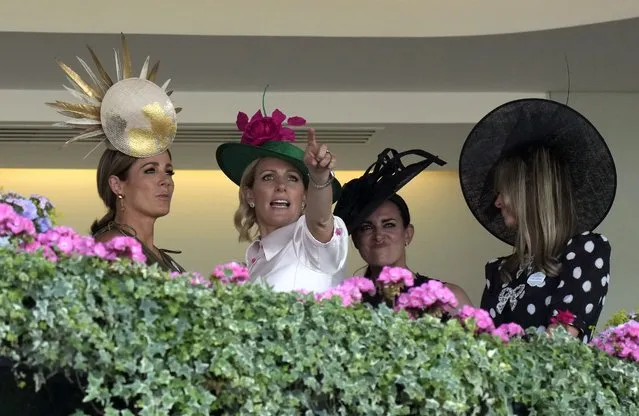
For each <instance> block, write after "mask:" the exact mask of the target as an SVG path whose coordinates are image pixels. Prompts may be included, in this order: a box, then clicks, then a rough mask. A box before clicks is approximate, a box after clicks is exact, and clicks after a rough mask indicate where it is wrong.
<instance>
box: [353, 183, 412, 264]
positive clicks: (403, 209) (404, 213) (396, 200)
mask: <svg viewBox="0 0 639 416" xmlns="http://www.w3.org/2000/svg"><path fill="white" fill-rule="evenodd" d="M387 201H389V202H392V203H393V204H395V206H396V207H397V209H399V216H400V217H401V218H402V225H403V226H404V228H406V227H408V226H409V225H410V211H409V210H408V205H407V204H406V201H404V198H402V197H401V196H399V195H398V194H393V195H391V196H390V197H389V198H388V199H387ZM354 237H355V233H353V238H354ZM371 274H372V273H371V266H370V265H367V266H366V270H364V277H371Z"/></svg>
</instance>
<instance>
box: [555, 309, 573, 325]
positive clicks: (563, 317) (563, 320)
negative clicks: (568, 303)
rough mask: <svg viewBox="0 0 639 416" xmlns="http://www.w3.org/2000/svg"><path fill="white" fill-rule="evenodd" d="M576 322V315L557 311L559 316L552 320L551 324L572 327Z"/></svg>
mask: <svg viewBox="0 0 639 416" xmlns="http://www.w3.org/2000/svg"><path fill="white" fill-rule="evenodd" d="M573 322H575V315H574V314H573V313H572V312H570V311H557V315H555V316H553V317H552V318H550V323H551V324H563V325H572V324H573Z"/></svg>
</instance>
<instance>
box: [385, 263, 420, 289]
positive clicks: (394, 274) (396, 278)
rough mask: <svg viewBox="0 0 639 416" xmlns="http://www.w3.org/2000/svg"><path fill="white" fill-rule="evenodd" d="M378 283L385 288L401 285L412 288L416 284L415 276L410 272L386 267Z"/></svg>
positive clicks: (399, 268)
mask: <svg viewBox="0 0 639 416" xmlns="http://www.w3.org/2000/svg"><path fill="white" fill-rule="evenodd" d="M377 281H378V282H379V283H381V284H382V285H384V286H386V285H394V284H399V285H404V286H406V287H412V286H413V285H414V284H415V276H413V273H412V272H411V271H410V270H408V269H405V268H403V267H390V266H384V268H383V269H382V271H381V272H380V273H379V277H378V278H377Z"/></svg>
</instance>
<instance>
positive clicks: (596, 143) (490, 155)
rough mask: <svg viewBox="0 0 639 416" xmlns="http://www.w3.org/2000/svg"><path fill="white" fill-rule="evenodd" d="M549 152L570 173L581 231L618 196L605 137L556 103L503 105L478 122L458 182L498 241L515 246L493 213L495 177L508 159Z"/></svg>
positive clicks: (595, 223)
mask: <svg viewBox="0 0 639 416" xmlns="http://www.w3.org/2000/svg"><path fill="white" fill-rule="evenodd" d="M534 146H545V147H547V148H549V149H551V152H552V153H553V154H554V155H556V156H557V157H559V158H560V159H561V160H562V162H563V163H565V164H566V166H567V167H568V170H569V172H570V177H571V181H572V190H573V194H574V198H575V208H576V213H577V219H576V222H577V227H578V229H577V231H578V232H583V231H590V230H593V229H594V228H596V227H597V226H598V225H599V224H600V223H601V222H602V221H603V220H604V218H605V217H606V215H608V212H609V211H610V208H611V207H612V203H613V201H614V199H615V193H616V190H617V172H616V168H615V163H614V160H613V158H612V154H611V153H610V149H608V146H607V145H606V142H605V141H604V139H603V137H602V136H601V134H600V133H599V132H598V131H597V129H596V128H595V126H593V124H592V123H591V122H590V121H589V120H588V119H586V117H584V116H583V115H581V114H580V113H578V112H577V111H575V110H574V109H572V108H570V107H568V106H567V105H564V104H561V103H558V102H556V101H551V100H545V99H538V98H531V99H521V100H515V101H511V102H508V103H506V104H503V105H501V106H499V107H497V108H496V109H494V110H493V111H491V112H490V113H488V114H487V115H486V116H485V117H484V118H483V119H482V120H480V121H479V122H478V123H477V124H476V125H475V127H474V128H473V129H472V131H471V132H470V134H469V135H468V137H467V138H466V142H465V143H464V146H463V148H462V151H461V155H460V159H459V178H460V181H461V188H462V193H463V195H464V199H465V200H466V203H467V204H468V207H469V208H470V210H471V212H472V213H473V215H474V216H475V218H477V220H478V221H479V222H480V223H481V224H482V225H483V226H484V227H485V228H486V229H487V230H488V231H490V232H491V233H492V234H493V235H494V236H496V237H497V238H499V239H500V240H502V241H504V242H505V243H507V244H510V245H513V244H514V242H515V237H516V234H515V230H512V229H510V228H507V227H506V225H505V224H504V221H503V218H502V216H501V215H499V212H498V211H497V210H496V209H494V203H495V198H496V194H495V189H494V171H495V167H496V165H497V163H498V162H499V161H500V159H501V158H502V157H504V156H507V155H511V154H513V153H516V152H518V151H523V150H525V149H526V148H530V147H534Z"/></svg>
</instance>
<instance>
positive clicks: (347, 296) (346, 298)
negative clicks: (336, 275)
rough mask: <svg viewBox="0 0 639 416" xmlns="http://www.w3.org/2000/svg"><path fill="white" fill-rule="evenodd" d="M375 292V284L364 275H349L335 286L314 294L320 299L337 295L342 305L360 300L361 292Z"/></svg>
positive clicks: (353, 303) (371, 293) (349, 304)
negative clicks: (349, 276)
mask: <svg viewBox="0 0 639 416" xmlns="http://www.w3.org/2000/svg"><path fill="white" fill-rule="evenodd" d="M363 293H368V294H370V295H374V294H375V284H374V283H373V281H372V280H370V279H367V278H365V277H357V276H355V277H351V278H348V279H346V280H344V281H343V282H342V283H340V284H339V285H338V286H337V287H335V288H332V289H329V290H327V291H325V292H322V293H319V294H317V295H315V299H316V300H318V301H322V300H325V299H331V298H333V297H334V296H338V297H339V298H341V299H342V305H344V306H351V305H355V304H358V303H360V302H361V301H362V294H363Z"/></svg>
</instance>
